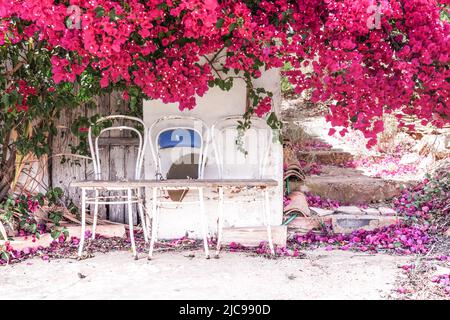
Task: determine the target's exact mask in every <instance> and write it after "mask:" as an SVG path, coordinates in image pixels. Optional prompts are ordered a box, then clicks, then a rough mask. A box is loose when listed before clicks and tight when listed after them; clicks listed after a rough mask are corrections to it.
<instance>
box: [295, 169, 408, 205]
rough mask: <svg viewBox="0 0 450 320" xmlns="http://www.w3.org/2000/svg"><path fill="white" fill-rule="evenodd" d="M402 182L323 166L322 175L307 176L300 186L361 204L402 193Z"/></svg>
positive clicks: (335, 198)
mask: <svg viewBox="0 0 450 320" xmlns="http://www.w3.org/2000/svg"><path fill="white" fill-rule="evenodd" d="M401 184H402V183H399V182H398V181H393V180H384V179H379V178H373V177H368V176H365V175H363V174H362V173H361V172H359V171H356V170H354V169H350V168H334V167H333V168H331V167H323V168H322V174H321V175H318V176H309V177H306V179H305V182H304V183H303V185H302V186H301V187H300V188H301V190H303V191H309V192H311V193H312V194H314V195H318V196H320V197H322V198H328V199H332V200H337V201H340V202H343V203H352V204H355V205H360V204H367V203H372V202H379V201H384V200H386V199H390V198H393V197H395V196H398V195H400V194H401V190H400V186H401ZM403 184H404V185H405V184H406V183H403ZM406 186H408V184H406Z"/></svg>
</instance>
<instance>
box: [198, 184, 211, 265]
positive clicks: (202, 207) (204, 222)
mask: <svg viewBox="0 0 450 320" xmlns="http://www.w3.org/2000/svg"><path fill="white" fill-rule="evenodd" d="M198 196H199V201H200V214H201V221H202V233H203V247H204V249H205V255H206V259H209V246H208V217H207V216H206V211H205V201H204V196H203V188H199V189H198Z"/></svg>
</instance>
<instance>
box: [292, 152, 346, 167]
mask: <svg viewBox="0 0 450 320" xmlns="http://www.w3.org/2000/svg"><path fill="white" fill-rule="evenodd" d="M297 157H298V159H299V160H305V161H307V162H311V161H315V162H318V163H320V164H324V165H340V164H345V163H347V162H349V161H351V160H353V156H352V155H351V154H350V153H348V152H344V151H340V150H316V151H299V152H297Z"/></svg>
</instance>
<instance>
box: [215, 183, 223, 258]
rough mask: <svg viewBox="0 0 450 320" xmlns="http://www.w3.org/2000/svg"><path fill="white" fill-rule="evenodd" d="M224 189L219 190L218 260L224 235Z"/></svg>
mask: <svg viewBox="0 0 450 320" xmlns="http://www.w3.org/2000/svg"><path fill="white" fill-rule="evenodd" d="M223 201H224V200H223V188H222V187H220V188H219V219H218V224H217V247H216V258H218V257H219V254H220V246H221V242H222V234H223V219H224V217H223V205H224V203H223Z"/></svg>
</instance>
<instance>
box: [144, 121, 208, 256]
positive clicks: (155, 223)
mask: <svg viewBox="0 0 450 320" xmlns="http://www.w3.org/2000/svg"><path fill="white" fill-rule="evenodd" d="M174 121H180V122H186V121H198V123H200V124H201V127H202V129H201V130H202V131H199V130H197V129H196V128H194V127H193V126H188V125H185V124H182V125H180V126H173V125H171V126H169V127H164V128H162V129H160V130H158V131H157V132H156V133H155V132H154V131H156V130H155V128H156V126H157V125H159V124H161V123H164V122H174ZM169 130H193V131H195V132H196V133H197V134H198V135H199V136H200V138H201V146H200V149H199V166H198V179H203V177H204V171H205V166H206V157H207V152H208V145H209V140H210V137H209V128H208V126H207V125H206V123H205V122H204V121H203V120H201V119H198V118H195V117H190V116H177V115H175V116H165V117H162V118H159V119H158V120H156V121H155V122H154V123H153V124H152V125H151V126H150V128H149V130H148V131H149V134H148V136H149V140H150V147H151V150H152V156H153V160H154V163H155V165H156V177H157V178H158V177H159V178H160V179H162V172H161V169H162V160H161V154H160V151H161V148H160V145H159V138H160V136H161V134H162V133H164V132H166V131H169ZM153 137H154V139H153ZM174 148H176V147H174ZM192 149H197V148H192ZM196 189H197V190H198V197H199V200H198V201H190V202H186V201H183V202H181V201H162V200H158V199H159V197H158V191H168V190H179V188H174V187H153V188H152V228H151V240H150V249H149V255H148V259H149V260H151V259H152V258H153V251H154V245H155V243H156V241H157V240H158V227H159V215H160V210H161V208H162V207H163V206H164V205H177V206H179V205H193V204H196V205H197V204H199V205H200V218H201V224H202V236H203V246H204V251H205V256H206V258H207V259H209V257H210V255H209V247H208V222H207V216H206V211H205V203H204V192H203V191H204V190H203V187H198V188H196Z"/></svg>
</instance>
